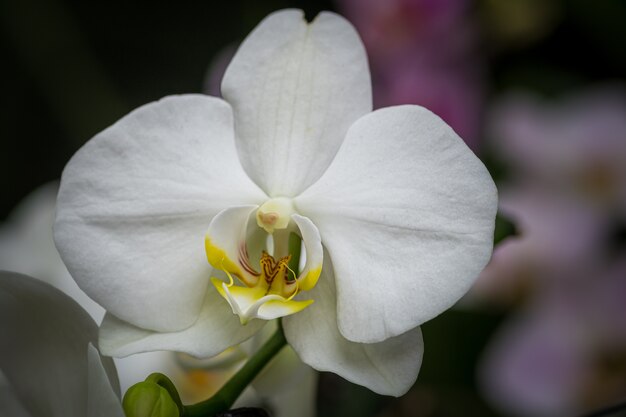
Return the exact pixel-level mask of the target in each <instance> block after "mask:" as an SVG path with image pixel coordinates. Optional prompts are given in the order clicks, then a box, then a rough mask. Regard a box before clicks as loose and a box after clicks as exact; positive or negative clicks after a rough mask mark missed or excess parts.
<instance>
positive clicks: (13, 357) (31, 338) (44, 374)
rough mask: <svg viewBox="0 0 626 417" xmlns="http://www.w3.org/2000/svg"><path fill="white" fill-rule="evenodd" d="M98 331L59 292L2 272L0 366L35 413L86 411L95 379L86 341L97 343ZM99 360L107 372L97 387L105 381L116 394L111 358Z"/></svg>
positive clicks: (38, 416) (54, 415) (67, 415)
mask: <svg viewBox="0 0 626 417" xmlns="http://www.w3.org/2000/svg"><path fill="white" fill-rule="evenodd" d="M97 330H98V328H97V326H96V323H95V322H94V321H93V320H92V319H91V317H90V316H89V314H87V312H86V311H85V310H83V309H82V308H81V307H80V306H79V305H78V304H77V303H76V302H75V301H74V300H72V299H71V298H69V297H68V296H67V295H65V294H63V293H62V292H61V291H59V290H57V289H55V288H53V287H52V286H50V285H48V284H45V283H43V282H40V281H38V280H35V279H33V278H30V277H27V276H25V275H20V274H16V273H11V272H0V335H1V337H0V369H2V372H3V373H4V375H5V377H6V378H7V380H8V381H9V384H10V385H11V386H12V388H13V390H14V392H15V394H16V395H17V397H19V398H20V400H21V401H22V404H23V405H24V407H25V408H26V409H27V411H28V412H29V413H30V414H31V415H32V416H33V417H44V416H45V417H48V416H51V417H84V416H86V415H88V414H87V410H88V400H87V398H88V392H89V391H90V390H91V389H92V387H91V386H90V384H91V383H93V382H94V380H92V379H90V377H89V366H88V363H89V359H88V345H89V344H90V343H95V342H96V340H97ZM91 359H92V360H93V359H94V358H91ZM98 359H99V360H102V364H101V365H100V366H104V368H103V370H106V373H105V372H100V374H99V376H98V378H99V380H98V381H99V382H98V384H99V386H102V385H103V384H106V385H107V386H108V390H111V391H112V392H111V393H110V394H117V393H118V392H119V387H118V383H117V374H116V373H115V368H114V367H113V363H112V361H111V359H110V358H98ZM101 371H102V370H101ZM111 399H112V397H110V396H107V397H106V398H105V397H99V398H95V397H92V401H94V403H93V404H94V406H97V407H100V406H102V407H110V406H111ZM100 400H104V401H103V402H100ZM107 409H109V410H110V408H107ZM120 411H121V410H120ZM120 415H121V414H120Z"/></svg>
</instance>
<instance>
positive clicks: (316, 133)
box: [222, 10, 372, 197]
mask: <svg viewBox="0 0 626 417" xmlns="http://www.w3.org/2000/svg"><path fill="white" fill-rule="evenodd" d="M222 94H223V96H224V98H225V99H226V100H227V101H228V102H229V103H230V104H231V105H232V106H233V111H234V114H235V131H236V138H237V149H238V150H239V155H240V157H241V161H242V164H243V166H244V168H245V169H246V172H247V173H248V175H250V177H251V178H252V179H253V180H254V181H256V183H257V184H258V185H259V186H260V187H261V188H263V189H264V190H265V191H266V192H267V193H268V194H269V195H270V196H275V197H277V196H288V197H289V196H294V195H297V194H298V193H299V192H300V191H302V190H303V189H305V188H306V187H307V186H309V185H310V184H312V183H313V182H314V181H315V180H316V179H317V178H318V177H319V176H320V175H321V174H322V173H323V172H324V170H325V169H326V168H327V166H328V164H330V162H331V160H332V158H333V157H334V155H335V153H336V152H337V149H338V148H339V146H340V145H341V142H342V140H343V138H344V136H345V133H346V131H347V129H348V127H349V126H350V125H351V124H352V123H353V122H354V121H355V120H356V119H357V118H359V117H360V116H362V115H363V114H366V113H368V112H369V111H371V109H372V93H371V85H370V75H369V69H368V66H367V56H366V54H365V50H364V48H363V44H362V43H361V40H360V39H359V36H358V34H357V33H356V31H355V30H354V28H353V27H352V25H351V24H350V23H348V22H347V21H346V20H345V19H343V18H342V17H340V16H338V15H336V14H333V13H328V12H323V13H320V14H319V15H318V16H317V17H316V18H315V19H314V20H313V21H312V22H311V23H310V24H309V23H307V22H306V20H305V19H304V14H303V12H302V11H299V10H283V11H279V12H276V13H273V14H271V15H269V16H268V17H267V18H265V20H263V21H262V22H261V23H260V24H259V25H258V26H257V27H256V29H255V30H254V31H253V32H252V33H251V34H250V35H249V36H248V37H247V38H246V40H245V41H244V42H243V44H242V45H241V47H240V48H239V50H238V51H237V54H236V55H235V57H234V58H233V61H232V62H231V64H230V66H229V67H228V69H227V70H226V74H225V75H224V79H223V81H222Z"/></svg>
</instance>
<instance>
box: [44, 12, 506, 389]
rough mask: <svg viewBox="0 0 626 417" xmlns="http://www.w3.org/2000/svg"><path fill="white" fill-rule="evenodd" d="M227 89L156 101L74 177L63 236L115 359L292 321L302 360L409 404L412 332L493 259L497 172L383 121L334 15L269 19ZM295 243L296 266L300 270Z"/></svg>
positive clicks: (189, 347)
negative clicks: (293, 239) (291, 245)
mask: <svg viewBox="0 0 626 417" xmlns="http://www.w3.org/2000/svg"><path fill="white" fill-rule="evenodd" d="M222 93H223V96H224V100H222V99H218V98H214V97H209V96H203V95H182V96H172V97H167V98H164V99H162V100H160V101H158V102H155V103H150V104H148V105H145V106H143V107H141V108H139V109H137V110H135V111H133V112H132V113H130V114H129V115H127V116H125V117H124V118H122V119H121V120H120V121H118V122H117V123H115V124H114V125H113V126H111V127H110V128H108V129H106V130H104V131H103V132H101V133H100V134H98V135H97V136H96V137H94V138H93V139H92V140H90V141H89V142H88V143H87V144H86V145H85V146H84V147H83V148H82V149H80V150H79V151H78V152H77V153H76V155H74V157H73V158H72V160H71V161H70V162H69V163H68V165H67V166H66V168H65V171H64V173H63V177H62V180H61V188H60V192H59V197H58V205H57V219H56V224H55V241H56V244H57V247H58V248H59V251H60V253H61V255H62V257H63V260H64V261H65V263H66V265H67V266H68V269H69V270H70V272H71V273H72V276H73V277H74V278H75V279H76V280H77V282H78V284H79V286H80V287H81V288H82V289H83V290H84V291H85V292H86V293H87V294H89V295H90V296H91V297H92V298H94V299H95V300H96V301H98V302H99V303H100V304H101V305H103V306H104V307H105V308H106V309H107V312H108V313H107V315H106V316H105V319H104V321H103V324H102V326H101V332H100V342H101V348H102V349H103V352H105V353H106V354H111V355H114V356H124V355H129V354H132V353H135V352H141V351H148V350H164V349H168V350H177V351H184V352H187V353H189V354H192V355H194V356H199V357H205V356H211V355H215V354H218V353H220V352H221V351H223V350H224V349H226V348H228V347H229V346H232V345H235V344H238V343H240V342H242V341H244V340H246V339H247V338H249V337H250V336H252V335H253V334H255V333H256V332H257V331H259V330H260V328H261V327H263V326H264V325H265V323H266V321H267V320H269V319H274V318H277V317H281V316H282V317H284V318H283V324H284V331H285V335H286V338H287V341H288V342H289V344H290V345H291V346H292V347H293V349H294V350H295V351H296V353H297V354H298V355H299V356H300V358H301V359H302V360H303V361H304V362H305V363H307V364H309V365H310V366H312V367H313V368H315V369H318V370H328V371H332V372H335V373H337V374H339V375H341V376H343V377H344V378H346V379H348V380H350V381H353V382H355V383H358V384H361V385H364V386H366V387H368V388H370V389H371V390H373V391H375V392H378V393H381V394H389V395H401V394H403V393H404V392H406V391H407V390H408V388H409V387H410V386H411V385H412V384H413V382H414V381H415V378H416V377H417V373H418V370H419V367H420V364H421V358H422V350H423V349H422V346H423V343H422V336H421V332H420V329H419V327H418V326H419V325H420V324H421V323H423V322H424V321H427V320H429V319H431V318H433V317H435V316H436V315H438V314H439V313H441V312H442V311H444V310H445V309H447V308H448V307H450V306H451V305H452V304H453V303H454V302H455V301H456V300H457V299H458V298H460V297H461V296H462V295H463V294H464V293H465V292H466V291H467V289H468V288H469V287H470V285H471V284H472V282H473V281H474V279H475V278H476V276H477V275H478V274H479V272H480V271H481V269H482V268H483V266H484V265H485V264H486V262H487V261H488V259H489V257H490V254H491V249H492V234H493V227H494V218H495V212H496V200H497V197H496V190H495V186H494V184H493V181H492V179H491V177H490V176H489V173H488V172H487V170H486V169H485V167H484V166H483V164H482V163H481V162H480V161H479V160H478V158H476V156H475V155H473V154H472V152H471V151H470V150H469V149H468V148H467V147H466V146H465V144H464V143H463V141H462V140H461V139H460V138H459V137H458V136H457V135H456V134H455V133H454V131H453V130H452V129H451V128H450V127H449V126H447V125H446V124H445V123H444V122H443V121H442V120H441V119H440V118H439V117H437V116H435V115H434V114H433V113H431V112H430V111H428V110H426V109H424V108H422V107H419V106H398V107H390V108H385V109H381V110H377V111H375V112H372V103H371V102H372V99H371V86H370V76H369V70H368V66H367V56H366V54H365V51H364V48H363V45H362V43H361V41H360V39H359V37H358V35H357V33H356V32H355V30H354V28H353V27H352V26H351V25H350V24H349V23H348V22H347V21H346V20H344V19H343V18H341V17H340V16H338V15H335V14H333V13H321V14H320V15H318V16H317V17H316V18H315V19H314V20H313V21H312V22H311V23H307V22H306V21H305V20H304V18H303V13H302V12H301V11H297V10H285V11H280V12H276V13H274V14H272V15H270V16H269V17H267V18H266V19H265V20H264V21H263V22H261V23H260V24H259V26H258V27H257V28H256V29H255V30H254V31H253V32H252V33H251V34H250V35H249V36H248V38H247V39H246V40H245V41H244V42H243V44H242V45H241V47H240V48H239V50H238V52H237V53H236V55H235V57H234V58H233V60H232V62H231V64H230V66H229V67H228V69H227V71H226V74H225V76H224V79H223V81H222ZM207 229H208V231H207ZM291 231H295V232H296V233H298V234H299V236H301V238H302V240H303V243H304V249H305V257H303V259H304V258H305V262H304V265H303V267H302V270H301V271H293V268H291V270H290V269H289V268H287V264H288V259H289V256H290V255H291V254H290V253H288V249H287V244H286V240H287V236H288V235H289V233H290V232H291ZM267 233H272V234H273V241H274V245H273V246H274V250H273V251H270V250H267V251H266V252H261V251H260V249H259V248H262V247H263V242H265V241H266V236H267ZM207 257H208V260H209V262H207ZM212 270H214V271H216V270H222V271H224V272H226V275H225V276H224V277H223V281H222V280H219V281H218V280H213V285H211V280H210V277H211V276H212ZM298 272H299V273H298ZM215 275H216V273H215V272H214V273H213V276H215ZM228 277H230V278H228ZM233 312H234V313H235V314H233ZM242 323H246V324H242Z"/></svg>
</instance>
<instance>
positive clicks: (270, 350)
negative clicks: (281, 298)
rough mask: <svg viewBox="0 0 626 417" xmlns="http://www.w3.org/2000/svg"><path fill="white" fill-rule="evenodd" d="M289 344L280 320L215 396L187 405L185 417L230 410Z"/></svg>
mask: <svg viewBox="0 0 626 417" xmlns="http://www.w3.org/2000/svg"><path fill="white" fill-rule="evenodd" d="M286 344H287V340H286V339H285V335H284V333H283V327H282V324H281V323H280V321H279V322H278V329H276V332H275V333H274V334H273V335H272V337H271V338H270V339H269V340H268V341H267V342H266V343H265V344H264V345H263V346H262V347H261V349H259V350H258V352H257V353H255V354H254V356H252V357H251V358H250V360H248V362H247V363H246V364H245V365H244V366H243V368H241V369H240V370H239V371H238V372H237V373H236V374H235V375H234V376H233V377H232V378H231V379H230V380H229V381H228V382H227V383H226V384H225V385H224V386H223V387H222V388H221V389H220V390H219V391H218V392H217V393H216V394H215V395H214V396H213V397H211V398H209V399H208V400H205V401H202V402H199V403H197V404H193V405H186V406H185V412H184V413H183V416H184V417H213V416H215V415H216V414H218V413H222V412H224V411H227V410H229V409H230V408H231V407H232V406H233V404H234V403H235V400H237V398H238V397H239V395H241V393H242V392H243V390H244V389H246V387H247V386H248V385H249V384H250V383H251V382H252V380H253V379H254V378H255V377H256V376H257V375H258V374H259V372H261V370H262V369H263V368H264V367H265V365H267V363H268V362H269V361H270V360H271V359H272V358H273V357H274V356H275V355H276V354H277V353H278V352H279V351H280V350H281V349H282V348H283V347H284V346H285V345H286Z"/></svg>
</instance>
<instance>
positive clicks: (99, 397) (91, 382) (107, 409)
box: [87, 343, 124, 417]
mask: <svg viewBox="0 0 626 417" xmlns="http://www.w3.org/2000/svg"><path fill="white" fill-rule="evenodd" d="M87 363H88V365H87V375H88V383H87V387H88V390H87V417H118V416H119V417H124V412H123V411H122V406H121V404H120V399H119V398H118V397H117V395H116V394H115V392H114V391H113V388H112V387H111V383H110V382H109V378H108V377H107V374H106V371H105V369H104V366H103V364H102V358H101V357H100V354H99V353H98V349H96V348H95V347H94V345H92V344H91V343H89V345H88V347H87Z"/></svg>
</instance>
